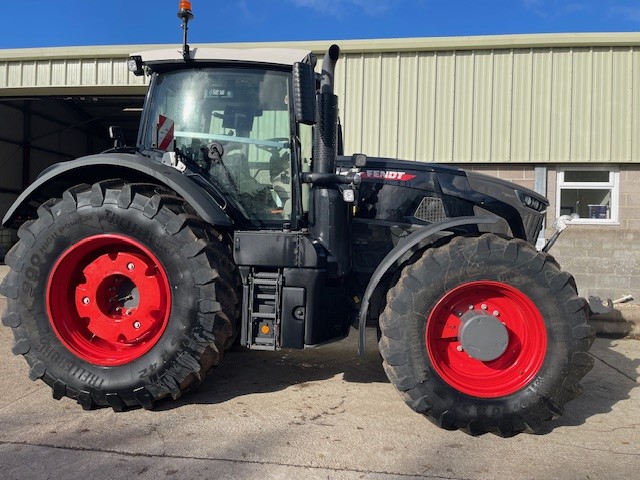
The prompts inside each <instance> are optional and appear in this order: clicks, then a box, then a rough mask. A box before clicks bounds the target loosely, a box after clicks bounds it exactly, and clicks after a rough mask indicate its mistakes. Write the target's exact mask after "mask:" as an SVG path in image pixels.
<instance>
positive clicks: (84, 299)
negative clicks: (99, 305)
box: [82, 297, 91, 305]
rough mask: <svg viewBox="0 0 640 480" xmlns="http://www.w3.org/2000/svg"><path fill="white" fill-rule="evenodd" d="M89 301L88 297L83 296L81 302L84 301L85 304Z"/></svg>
mask: <svg viewBox="0 0 640 480" xmlns="http://www.w3.org/2000/svg"><path fill="white" fill-rule="evenodd" d="M89 302H91V300H89V297H84V298H83V299H82V303H84V304H85V305H89Z"/></svg>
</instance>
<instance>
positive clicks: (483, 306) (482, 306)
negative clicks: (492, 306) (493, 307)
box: [480, 303, 489, 310]
mask: <svg viewBox="0 0 640 480" xmlns="http://www.w3.org/2000/svg"><path fill="white" fill-rule="evenodd" d="M480 308H481V309H482V310H486V309H487V308H489V307H487V304H486V303H483V304H482V305H480Z"/></svg>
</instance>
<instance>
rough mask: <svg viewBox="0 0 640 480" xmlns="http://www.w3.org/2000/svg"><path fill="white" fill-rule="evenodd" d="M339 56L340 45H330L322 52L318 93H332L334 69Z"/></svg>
mask: <svg viewBox="0 0 640 480" xmlns="http://www.w3.org/2000/svg"><path fill="white" fill-rule="evenodd" d="M338 58H340V47H339V46H338V45H335V44H334V45H331V46H330V47H329V50H327V52H326V53H325V54H324V59H323V60H322V78H321V80H320V93H333V85H334V81H333V77H334V72H335V70H336V62H337V61H338Z"/></svg>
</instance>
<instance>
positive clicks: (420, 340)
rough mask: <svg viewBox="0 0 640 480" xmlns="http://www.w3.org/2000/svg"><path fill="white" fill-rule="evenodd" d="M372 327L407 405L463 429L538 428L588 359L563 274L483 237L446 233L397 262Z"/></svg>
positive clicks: (557, 408) (533, 254) (517, 244)
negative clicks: (446, 237) (436, 243)
mask: <svg viewBox="0 0 640 480" xmlns="http://www.w3.org/2000/svg"><path fill="white" fill-rule="evenodd" d="M380 328H381V339H380V351H381V354H382V357H383V359H384V368H385V371H386V372H387V375H388V376H389V378H390V380H391V382H392V383H393V384H394V385H395V386H396V387H397V388H398V390H399V391H400V393H401V395H402V396H403V397H404V399H405V401H406V402H407V404H408V405H409V406H411V407H412V408H413V409H414V410H416V411H417V412H420V413H423V414H425V415H426V416H427V417H428V418H429V419H430V420H432V421H433V422H435V423H436V424H438V425H439V426H441V427H443V428H446V429H457V428H460V429H463V430H465V431H467V432H468V433H471V434H481V433H485V432H496V433H498V434H499V435H503V436H509V435H513V434H515V433H517V432H520V431H524V430H527V431H537V430H539V428H540V426H541V424H542V422H544V421H546V420H549V419H551V418H552V417H553V416H554V415H560V414H562V412H563V406H564V404H565V403H566V402H567V401H569V400H571V399H572V398H574V397H575V396H576V395H577V394H579V392H580V391H581V387H580V383H579V382H580V379H581V378H582V377H583V376H584V375H585V374H586V373H587V372H588V371H589V370H590V369H591V367H592V365H593V359H592V357H591V356H590V355H589V354H588V353H587V352H588V349H589V347H590V345H591V343H592V341H593V338H594V331H593V328H592V327H590V326H589V325H588V324H587V307H586V303H585V301H584V300H583V299H582V298H580V297H578V295H577V293H576V286H575V282H574V280H573V278H572V277H571V275H569V274H567V273H566V272H562V271H560V269H559V267H558V265H557V263H556V262H555V261H554V260H553V258H552V257H550V256H549V255H547V254H544V253H539V252H537V251H536V250H535V249H534V248H533V247H532V246H531V245H530V244H528V243H526V242H524V241H522V240H513V239H512V240H508V239H504V238H501V237H498V236H496V235H492V234H486V235H483V236H481V237H476V238H469V237H457V238H454V239H453V240H452V241H451V242H450V243H448V244H446V245H444V246H441V247H438V248H433V249H429V250H427V251H426V252H425V253H424V254H423V255H422V257H420V258H419V259H418V260H417V261H415V262H414V263H413V264H411V265H408V266H406V267H405V268H404V269H403V271H402V272H401V275H400V277H399V279H398V282H397V283H396V285H395V286H394V287H393V288H391V289H390V291H389V293H388V295H387V305H386V308H385V310H384V312H383V314H382V315H381V317H380Z"/></svg>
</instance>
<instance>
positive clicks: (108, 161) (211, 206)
mask: <svg viewBox="0 0 640 480" xmlns="http://www.w3.org/2000/svg"><path fill="white" fill-rule="evenodd" d="M109 178H122V179H123V180H127V181H132V182H145V181H147V182H151V183H159V184H162V185H165V186H167V187H168V188H170V189H171V190H173V191H174V192H176V193H177V194H178V195H180V196H181V197H182V198H184V199H185V201H186V202H187V203H188V204H189V205H191V207H193V209H194V210H195V211H196V212H197V213H198V215H200V217H202V218H203V219H204V220H205V221H206V222H208V223H210V224H212V225H217V226H221V227H230V226H232V225H233V221H232V220H231V218H229V216H228V215H227V214H226V213H225V211H224V210H223V209H222V207H221V206H220V205H219V204H218V203H217V202H216V201H215V200H214V199H213V198H212V197H211V196H210V195H209V194H208V193H207V192H206V191H205V190H204V189H203V188H201V187H200V186H198V185H197V184H196V183H195V182H194V181H193V180H191V179H190V178H189V177H187V176H186V175H184V174H183V173H181V172H179V171H178V170H176V169H175V168H171V167H169V166H167V165H163V164H161V163H159V162H156V161H154V160H151V159H149V158H147V157H145V156H142V155H140V154H127V153H107V154H98V155H90V156H87V157H81V158H78V159H76V160H71V161H68V162H63V163H58V164H56V165H53V166H52V167H49V168H48V169H47V170H45V171H44V172H42V173H41V174H40V176H39V177H38V178H37V179H36V181H35V182H33V183H32V184H31V185H29V187H28V188H27V189H26V190H25V191H24V192H22V194H20V196H19V197H18V199H17V200H16V201H15V202H14V203H13V205H11V207H10V208H9V210H8V211H7V213H6V214H5V216H4V218H3V220H2V225H3V226H5V227H8V228H13V227H14V225H15V224H16V223H18V220H19V217H20V216H22V215H33V214H35V212H36V209H37V207H38V205H37V204H40V203H42V202H43V201H45V200H47V199H48V198H50V197H54V196H60V195H62V192H63V191H64V190H65V189H67V188H69V187H71V186H73V185H77V184H79V183H83V182H86V183H89V182H91V183H93V182H96V181H99V180H106V179H109ZM34 203H36V205H34Z"/></svg>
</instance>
